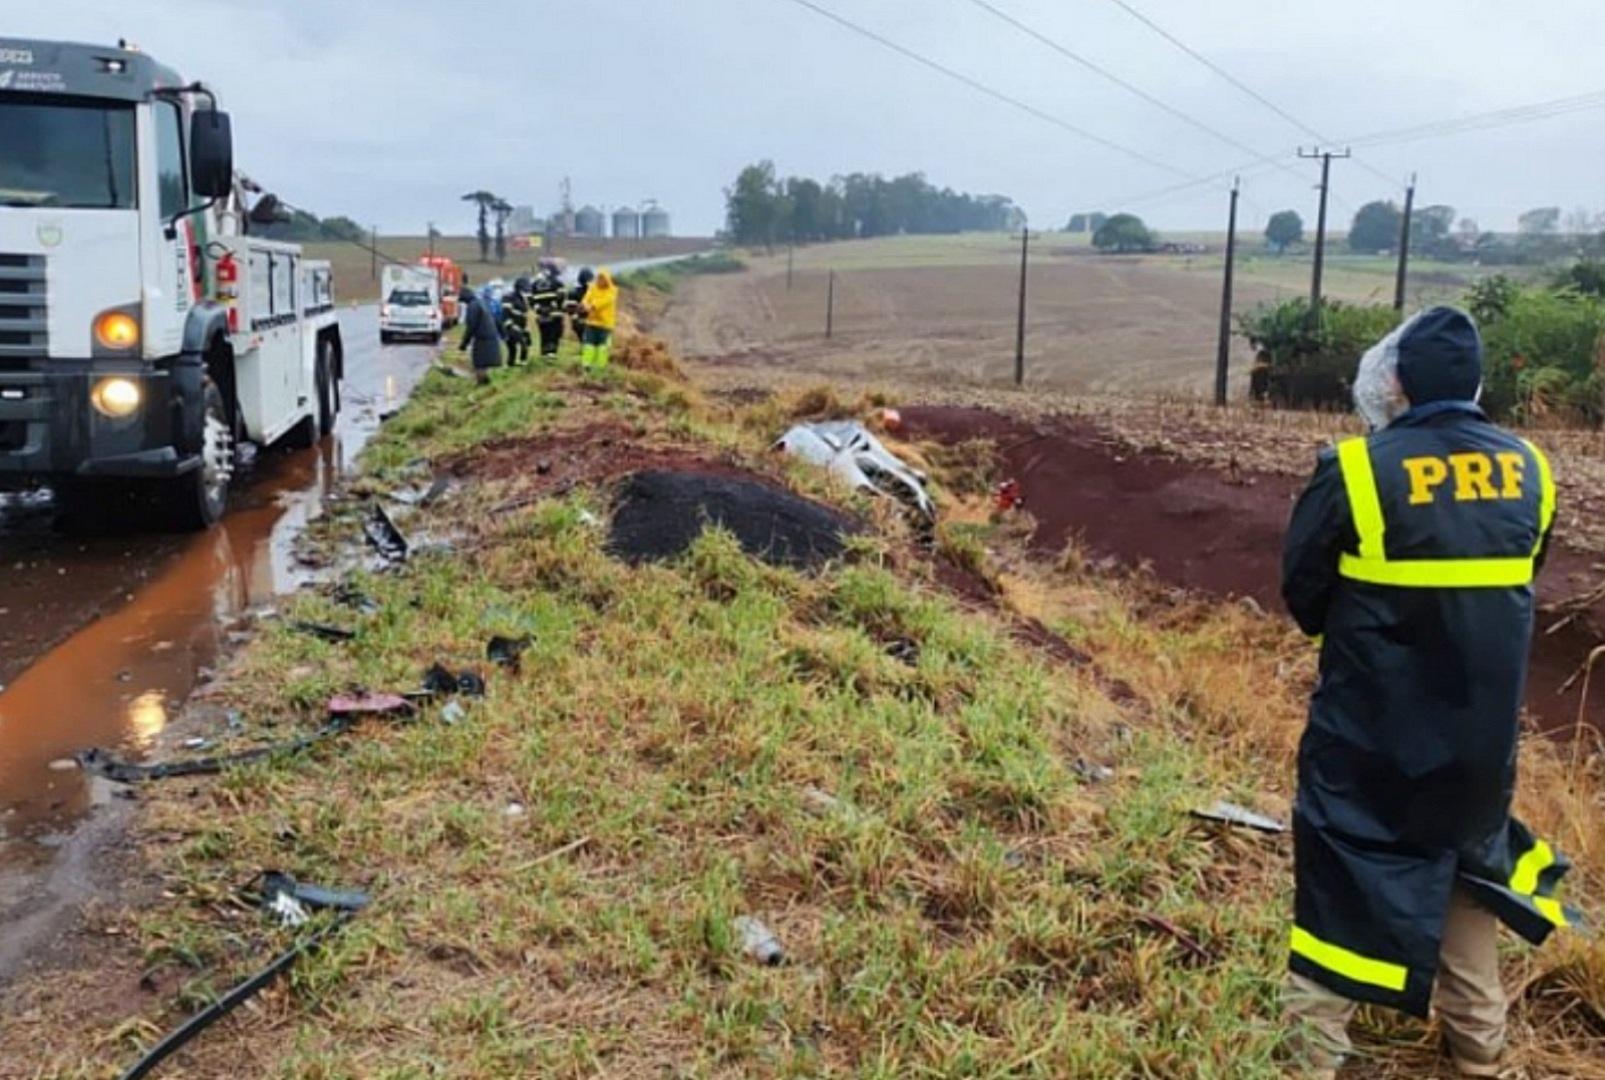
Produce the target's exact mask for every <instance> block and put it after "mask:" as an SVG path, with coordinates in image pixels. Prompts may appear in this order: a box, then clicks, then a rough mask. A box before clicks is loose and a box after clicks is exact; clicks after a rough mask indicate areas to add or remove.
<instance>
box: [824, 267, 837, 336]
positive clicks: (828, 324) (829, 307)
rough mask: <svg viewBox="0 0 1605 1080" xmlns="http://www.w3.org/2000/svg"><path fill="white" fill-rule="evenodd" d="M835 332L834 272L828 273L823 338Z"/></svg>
mask: <svg viewBox="0 0 1605 1080" xmlns="http://www.w3.org/2000/svg"><path fill="white" fill-rule="evenodd" d="M835 331H836V271H834V270H832V271H831V272H830V284H829V286H828V287H827V291H826V293H825V337H826V338H827V339H828V338H829V337H830V336H831V334H833V333H835Z"/></svg>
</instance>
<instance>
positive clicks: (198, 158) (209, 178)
mask: <svg viewBox="0 0 1605 1080" xmlns="http://www.w3.org/2000/svg"><path fill="white" fill-rule="evenodd" d="M189 160H190V182H191V185H192V186H193V187H194V188H195V194H197V195H200V196H202V197H204V198H208V199H222V198H226V197H227V196H228V194H229V192H230V191H232V190H233V189H234V129H233V127H232V125H231V124H230V123H229V116H228V113H226V112H219V111H218V110H216V109H211V110H208V111H199V110H197V111H196V112H195V113H193V114H192V115H191V116H190V122H189Z"/></svg>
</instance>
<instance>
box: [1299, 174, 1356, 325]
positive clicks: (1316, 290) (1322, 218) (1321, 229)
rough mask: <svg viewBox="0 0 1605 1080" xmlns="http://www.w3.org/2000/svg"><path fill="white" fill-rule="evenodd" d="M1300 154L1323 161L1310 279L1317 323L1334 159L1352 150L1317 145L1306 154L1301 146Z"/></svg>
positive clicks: (1312, 310)
mask: <svg viewBox="0 0 1605 1080" xmlns="http://www.w3.org/2000/svg"><path fill="white" fill-rule="evenodd" d="M1298 156H1299V157H1301V158H1304V159H1306V160H1309V161H1313V160H1315V159H1316V158H1319V159H1320V161H1321V212H1320V215H1319V217H1317V219H1316V223H1315V272H1314V274H1313V276H1312V278H1311V281H1310V323H1311V325H1316V324H1318V323H1319V322H1320V319H1321V272H1322V270H1323V269H1325V266H1326V199H1327V194H1328V193H1329V192H1330V190H1331V187H1332V159H1333V158H1337V159H1339V160H1343V159H1345V158H1348V157H1350V156H1351V151H1348V150H1345V151H1343V153H1341V154H1339V153H1335V152H1334V151H1331V150H1322V149H1321V148H1320V147H1319V146H1316V147H1311V148H1310V152H1309V153H1307V154H1306V153H1305V152H1304V148H1303V147H1299V152H1298Z"/></svg>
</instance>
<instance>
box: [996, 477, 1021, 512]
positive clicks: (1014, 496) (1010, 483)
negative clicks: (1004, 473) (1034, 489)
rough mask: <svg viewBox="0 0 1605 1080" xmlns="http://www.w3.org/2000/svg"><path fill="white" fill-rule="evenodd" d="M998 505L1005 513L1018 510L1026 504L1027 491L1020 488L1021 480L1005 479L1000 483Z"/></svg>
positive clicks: (997, 494) (997, 495)
mask: <svg viewBox="0 0 1605 1080" xmlns="http://www.w3.org/2000/svg"><path fill="white" fill-rule="evenodd" d="M996 499H997V507H998V509H999V510H1000V511H1002V512H1003V513H1008V512H1009V511H1010V510H1018V509H1020V508H1021V507H1023V506H1024V505H1025V493H1024V492H1022V491H1021V490H1020V481H1018V480H1005V481H1003V482H1002V483H1000V484H999V485H998V489H997V492H996Z"/></svg>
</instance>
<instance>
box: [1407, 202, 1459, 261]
mask: <svg viewBox="0 0 1605 1080" xmlns="http://www.w3.org/2000/svg"><path fill="white" fill-rule="evenodd" d="M1454 225H1455V208H1454V207H1452V206H1444V205H1442V204H1438V205H1435V206H1424V207H1422V208H1421V209H1420V210H1417V211H1416V213H1415V221H1414V222H1412V223H1411V226H1410V231H1411V233H1412V242H1413V243H1414V244H1415V246H1416V248H1417V249H1418V250H1420V251H1424V252H1426V253H1427V254H1428V255H1444V254H1450V253H1452V252H1453V251H1454V248H1455V244H1454V241H1453V240H1452V239H1451V238H1450V235H1449V234H1450V232H1451V231H1452V230H1453V229H1454Z"/></svg>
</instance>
